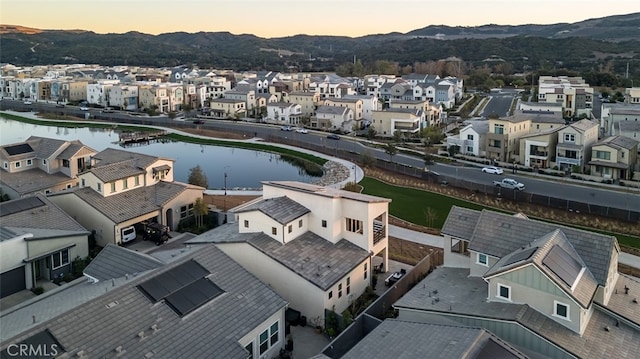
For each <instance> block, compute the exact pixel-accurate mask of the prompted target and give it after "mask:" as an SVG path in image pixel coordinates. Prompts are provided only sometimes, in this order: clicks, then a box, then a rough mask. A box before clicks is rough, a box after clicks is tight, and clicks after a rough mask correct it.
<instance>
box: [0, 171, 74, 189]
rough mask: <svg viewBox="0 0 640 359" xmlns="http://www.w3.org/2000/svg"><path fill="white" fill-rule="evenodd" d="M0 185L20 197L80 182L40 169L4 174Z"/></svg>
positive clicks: (58, 173) (0, 179)
mask: <svg viewBox="0 0 640 359" xmlns="http://www.w3.org/2000/svg"><path fill="white" fill-rule="evenodd" d="M0 183H4V184H5V185H7V186H9V187H11V189H13V190H14V191H16V192H18V193H19V194H20V195H25V194H32V193H34V192H38V191H44V190H46V189H49V188H53V187H56V186H63V185H65V184H67V183H68V184H70V185H76V184H77V183H78V180H76V179H73V178H70V177H68V176H67V175H65V174H63V173H62V172H56V173H52V174H48V173H47V172H45V171H42V170H40V169H38V168H33V169H30V170H26V171H20V172H13V173H9V172H4V171H3V172H2V176H0Z"/></svg>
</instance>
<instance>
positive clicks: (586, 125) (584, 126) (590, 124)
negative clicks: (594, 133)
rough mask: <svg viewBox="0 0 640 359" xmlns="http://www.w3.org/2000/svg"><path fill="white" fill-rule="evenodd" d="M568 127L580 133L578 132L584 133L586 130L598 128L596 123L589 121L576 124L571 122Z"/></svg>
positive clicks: (585, 120)
mask: <svg viewBox="0 0 640 359" xmlns="http://www.w3.org/2000/svg"><path fill="white" fill-rule="evenodd" d="M569 126H571V127H573V128H575V129H576V130H578V131H580V132H584V131H586V130H588V129H591V128H594V127H598V123H597V122H594V121H591V120H587V119H582V120H580V121H577V122H573V123H571V124H569Z"/></svg>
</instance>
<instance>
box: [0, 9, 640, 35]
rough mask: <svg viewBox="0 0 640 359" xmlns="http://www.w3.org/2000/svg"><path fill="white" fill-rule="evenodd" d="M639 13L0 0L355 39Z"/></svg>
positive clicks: (172, 28)
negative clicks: (444, 28)
mask: <svg viewBox="0 0 640 359" xmlns="http://www.w3.org/2000/svg"><path fill="white" fill-rule="evenodd" d="M634 12H640V0H615V1H611V2H610V1H603V0H598V1H593V0H386V1H382V0H179V1H169V0H0V23H1V24H5V25H21V26H26V27H33V28H37V29H46V30H76V29H79V30H90V31H94V32H96V33H125V32H128V31H138V32H142V33H146V34H154V35H155V34H159V33H168V32H178V31H184V32H189V33H194V32H199V31H206V32H218V31H228V32H231V33H233V34H253V35H256V36H260V37H265V38H272V37H285V36H292V35H297V34H307V35H334V36H350V37H358V36H363V35H369V34H383V33H389V32H402V33H406V32H409V31H411V30H415V29H420V28H423V27H426V26H429V25H449V26H477V25H486V24H498V25H521V24H553V23H559V22H568V23H572V22H578V21H582V20H586V19H590V18H598V17H605V16H610V15H623V14H630V13H634Z"/></svg>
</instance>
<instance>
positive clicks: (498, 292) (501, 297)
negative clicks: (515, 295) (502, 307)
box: [496, 283, 511, 301]
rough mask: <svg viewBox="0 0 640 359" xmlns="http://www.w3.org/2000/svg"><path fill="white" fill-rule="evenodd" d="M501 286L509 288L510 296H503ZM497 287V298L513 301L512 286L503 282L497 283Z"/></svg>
mask: <svg viewBox="0 0 640 359" xmlns="http://www.w3.org/2000/svg"><path fill="white" fill-rule="evenodd" d="M501 288H507V289H508V290H509V296H508V297H503V296H502V295H500V289H501ZM496 289H497V290H496V298H498V299H504V300H508V301H511V286H508V285H505V284H502V283H497V285H496Z"/></svg>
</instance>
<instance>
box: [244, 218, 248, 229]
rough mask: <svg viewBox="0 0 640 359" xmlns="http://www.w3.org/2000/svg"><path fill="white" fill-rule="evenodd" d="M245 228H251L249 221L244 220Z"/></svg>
mask: <svg viewBox="0 0 640 359" xmlns="http://www.w3.org/2000/svg"><path fill="white" fill-rule="evenodd" d="M244 228H249V221H248V220H246V219H245V220H244Z"/></svg>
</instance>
